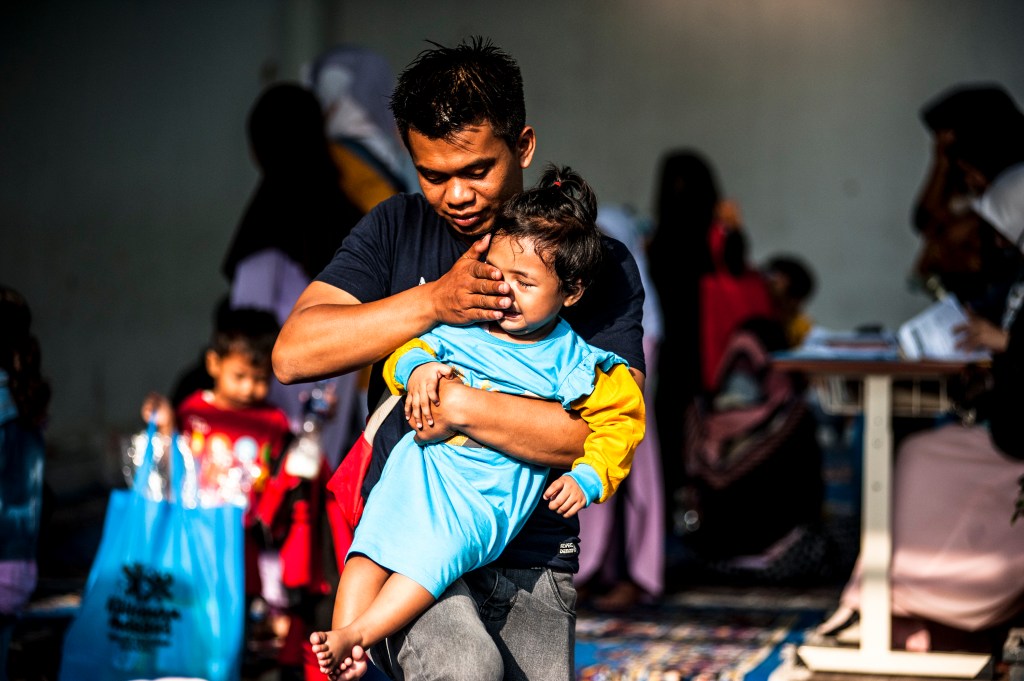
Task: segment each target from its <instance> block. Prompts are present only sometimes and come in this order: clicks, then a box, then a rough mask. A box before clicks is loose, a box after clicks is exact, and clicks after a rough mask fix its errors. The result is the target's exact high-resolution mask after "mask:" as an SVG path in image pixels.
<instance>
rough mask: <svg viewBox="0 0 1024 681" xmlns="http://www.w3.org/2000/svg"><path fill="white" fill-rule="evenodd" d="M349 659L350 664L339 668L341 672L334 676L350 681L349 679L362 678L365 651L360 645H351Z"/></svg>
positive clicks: (364, 669)
mask: <svg viewBox="0 0 1024 681" xmlns="http://www.w3.org/2000/svg"><path fill="white" fill-rule="evenodd" d="M349 660H350V661H351V664H349V665H348V666H347V667H346V668H345V669H343V670H341V673H340V674H339V675H338V676H337V677H336V678H337V679H340V680H341V681H351V679H358V678H362V676H363V675H364V674H366V669H367V660H366V651H365V650H363V647H362V646H353V647H352V657H351V658H349ZM347 661H348V660H347ZM332 681H333V679H332Z"/></svg>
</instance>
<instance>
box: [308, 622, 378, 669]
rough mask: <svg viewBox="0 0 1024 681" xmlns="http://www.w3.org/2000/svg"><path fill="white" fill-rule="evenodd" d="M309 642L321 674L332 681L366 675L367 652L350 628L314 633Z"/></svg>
mask: <svg viewBox="0 0 1024 681" xmlns="http://www.w3.org/2000/svg"><path fill="white" fill-rule="evenodd" d="M309 642H310V643H311V644H312V646H313V653H314V654H315V655H316V659H317V662H318V663H319V665H320V672H321V673H323V674H326V675H327V678H329V679H331V680H332V681H334V680H336V679H343V680H347V679H357V678H359V677H361V676H362V675H363V674H365V673H366V651H364V650H363V648H362V646H360V645H359V644H358V634H356V632H354V631H352V630H351V629H350V628H348V627H343V628H341V629H332V630H330V631H316V632H313V633H312V634H311V635H310V637H309Z"/></svg>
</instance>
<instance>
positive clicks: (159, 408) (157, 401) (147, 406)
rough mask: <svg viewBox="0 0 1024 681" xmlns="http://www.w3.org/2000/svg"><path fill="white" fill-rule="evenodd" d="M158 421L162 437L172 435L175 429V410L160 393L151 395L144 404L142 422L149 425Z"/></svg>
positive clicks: (158, 428)
mask: <svg viewBox="0 0 1024 681" xmlns="http://www.w3.org/2000/svg"><path fill="white" fill-rule="evenodd" d="M153 419H155V420H156V427H157V430H159V431H160V433H161V434H162V435H170V434H171V431H172V430H173V429H174V410H173V409H171V403H170V402H169V401H168V400H167V398H166V397H164V396H163V395H161V394H159V393H150V394H148V395H146V399H145V400H143V402H142V420H143V421H145V422H146V423H149V422H150V420H153Z"/></svg>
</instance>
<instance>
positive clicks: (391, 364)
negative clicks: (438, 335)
mask: <svg viewBox="0 0 1024 681" xmlns="http://www.w3.org/2000/svg"><path fill="white" fill-rule="evenodd" d="M456 375H457V372H456V371H455V370H454V369H453V368H452V367H450V366H448V365H446V364H444V363H442V362H439V361H437V351H436V350H435V349H434V348H433V347H431V346H430V344H429V343H428V342H427V341H426V340H424V339H423V338H414V339H413V340H411V341H409V342H408V343H406V344H405V345H403V346H402V347H400V348H398V349H397V350H395V351H394V352H393V353H392V354H391V357H389V358H388V361H387V362H385V363H384V380H385V382H386V383H387V385H388V388H389V389H390V390H391V392H392V394H395V395H398V394H401V393H402V392H405V393H406V398H405V419H406V420H407V421H412V423H413V424H414V425H415V426H416V429H417V430H422V429H423V424H424V422H426V423H427V424H428V425H430V426H433V425H434V419H433V417H432V414H431V411H430V405H431V404H437V403H438V401H439V399H440V397H439V391H438V384H439V383H440V382H441V379H443V378H445V379H446V378H455V377H456Z"/></svg>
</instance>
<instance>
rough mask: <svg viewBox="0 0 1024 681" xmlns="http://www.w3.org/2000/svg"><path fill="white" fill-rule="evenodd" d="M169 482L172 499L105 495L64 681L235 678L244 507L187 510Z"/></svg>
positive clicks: (68, 641)
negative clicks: (99, 534) (99, 532)
mask: <svg viewBox="0 0 1024 681" xmlns="http://www.w3.org/2000/svg"><path fill="white" fill-rule="evenodd" d="M172 441H173V439H172ZM174 456H177V457H180V456H181V454H180V452H177V451H176V449H175V454H174ZM146 460H147V462H149V461H151V460H152V446H150V447H149V448H147V453H146ZM148 468H149V464H148V463H146V464H144V465H143V466H140V467H139V469H140V472H141V475H140V476H139V477H137V478H136V480H142V479H145V476H146V475H148V472H147V471H148ZM173 468H177V469H179V470H180V469H182V468H183V466H181V465H180V464H179V465H177V466H173V465H172V469H173ZM172 481H173V483H174V484H175V485H176V488H175V489H174V490H173V493H174V497H175V499H176V500H177V501H175V502H169V501H153V500H150V499H147V498H146V497H145V496H143V494H142V493H141V492H138V491H135V490H134V489H133V490H115V491H114V492H112V493H111V495H110V503H109V505H108V507H107V516H106V520H105V522H104V526H103V537H102V540H101V542H100V547H99V550H98V551H97V554H96V558H95V560H94V562H93V565H92V569H91V570H90V572H89V578H88V581H87V582H86V586H85V593H84V597H83V599H82V607H81V610H80V611H79V613H78V615H77V616H76V618H75V620H74V621H73V622H72V624H71V627H70V628H69V629H68V632H67V635H66V636H65V639H64V650H63V656H62V662H61V670H60V679H61V681H80V680H81V679H90V681H128V680H129V679H138V678H156V677H162V676H184V677H198V678H202V679H206V680H207V681H237V679H239V678H240V675H241V654H242V645H243V628H244V619H243V617H244V603H243V601H244V589H243V586H244V585H243V579H244V575H243V567H242V509H240V508H238V507H236V506H230V505H228V506H220V507H214V508H198V507H194V506H190V505H188V504H187V503H183V502H187V500H182V499H181V494H182V489H183V487H182V476H180V475H176V474H175V475H172ZM137 487H138V488H139V489H141V484H140V485H137Z"/></svg>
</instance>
